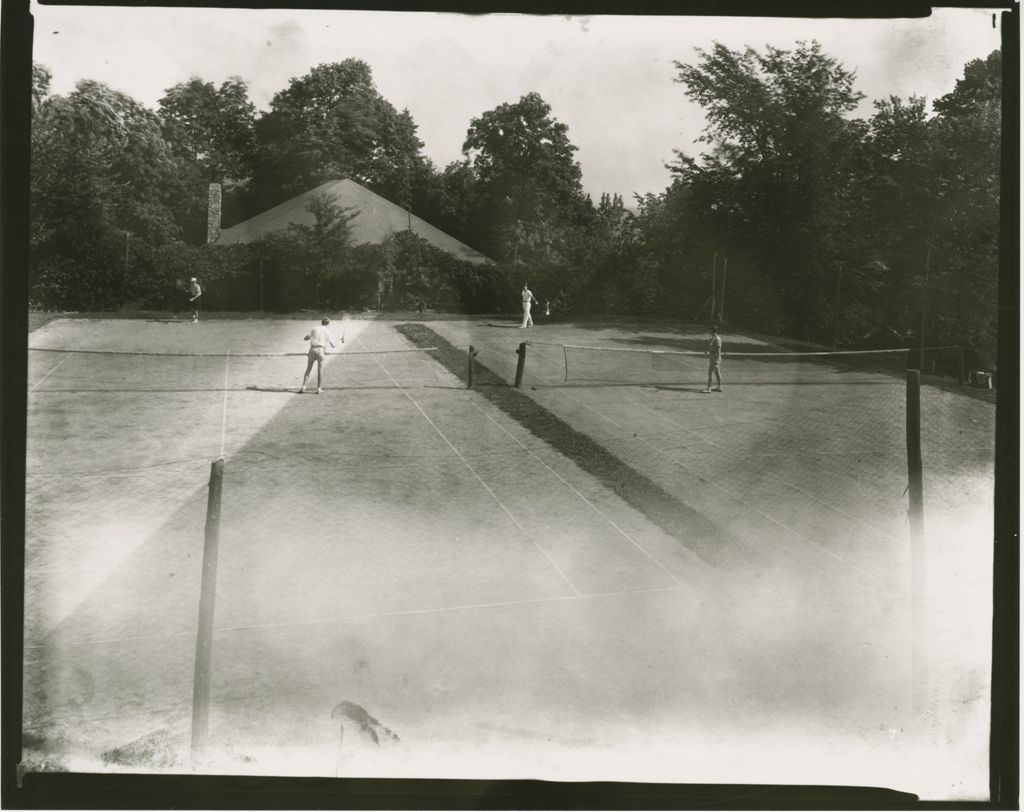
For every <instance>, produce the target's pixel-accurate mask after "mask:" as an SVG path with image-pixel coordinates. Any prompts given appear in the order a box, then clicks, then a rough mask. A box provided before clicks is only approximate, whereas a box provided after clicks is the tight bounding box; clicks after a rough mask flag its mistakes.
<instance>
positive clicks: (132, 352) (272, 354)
mask: <svg viewBox="0 0 1024 812" xmlns="http://www.w3.org/2000/svg"><path fill="white" fill-rule="evenodd" d="M28 349H29V352H57V353H68V354H72V355H146V356H153V357H158V358H163V357H167V358H224V357H225V356H231V357H232V358H285V357H302V358H305V357H306V356H307V355H308V354H309V350H308V349H307V350H305V351H303V352H230V351H227V352H150V351H145V350H84V349H68V348H66V347H29V348H28ZM413 352H437V347H393V348H392V347H388V348H384V349H376V350H341V351H338V352H329V353H328V355H331V356H334V355H394V354H396V353H413Z"/></svg>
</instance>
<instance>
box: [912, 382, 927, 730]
mask: <svg viewBox="0 0 1024 812" xmlns="http://www.w3.org/2000/svg"><path fill="white" fill-rule="evenodd" d="M907 474H908V484H907V491H908V494H909V497H910V578H911V598H910V601H911V606H910V613H911V619H910V623H911V630H910V634H911V654H910V656H911V681H912V683H913V685H912V690H913V704H914V710H915V712H916V713H917V714H918V718H920V714H921V713H922V712H923V711H924V709H925V706H926V703H927V695H928V643H927V634H928V626H927V616H926V613H925V608H926V597H927V571H926V565H925V564H926V558H925V538H924V473H923V465H922V462H921V372H920V371H919V370H916V369H908V370H907Z"/></svg>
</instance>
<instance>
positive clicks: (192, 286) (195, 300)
mask: <svg viewBox="0 0 1024 812" xmlns="http://www.w3.org/2000/svg"><path fill="white" fill-rule="evenodd" d="M188 295H189V300H188V301H189V304H191V305H192V323H193V324H195V323H196V322H198V321H199V300H200V298H201V297H202V295H203V289H202V288H201V287H199V281H198V280H197V279H196V278H195V277H194V276H193V277H192V278H191V279H190V280H189V283H188Z"/></svg>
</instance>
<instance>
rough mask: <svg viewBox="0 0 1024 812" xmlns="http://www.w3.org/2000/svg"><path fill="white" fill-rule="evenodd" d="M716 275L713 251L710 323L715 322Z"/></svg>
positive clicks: (716, 265) (716, 257)
mask: <svg viewBox="0 0 1024 812" xmlns="http://www.w3.org/2000/svg"><path fill="white" fill-rule="evenodd" d="M717 274H718V252H717V251H715V258H714V261H713V262H712V265H711V321H714V320H715V281H716V276H717Z"/></svg>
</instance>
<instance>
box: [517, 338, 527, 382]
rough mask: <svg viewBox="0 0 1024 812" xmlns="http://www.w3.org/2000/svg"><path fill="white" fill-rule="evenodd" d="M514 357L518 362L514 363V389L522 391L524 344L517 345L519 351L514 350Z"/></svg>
mask: <svg viewBox="0 0 1024 812" xmlns="http://www.w3.org/2000/svg"><path fill="white" fill-rule="evenodd" d="M516 355H518V356H519V360H518V361H516V389H522V387H523V370H524V369H525V367H526V342H525V341H524V342H522V343H521V344H520V345H519V349H518V350H516Z"/></svg>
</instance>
